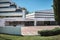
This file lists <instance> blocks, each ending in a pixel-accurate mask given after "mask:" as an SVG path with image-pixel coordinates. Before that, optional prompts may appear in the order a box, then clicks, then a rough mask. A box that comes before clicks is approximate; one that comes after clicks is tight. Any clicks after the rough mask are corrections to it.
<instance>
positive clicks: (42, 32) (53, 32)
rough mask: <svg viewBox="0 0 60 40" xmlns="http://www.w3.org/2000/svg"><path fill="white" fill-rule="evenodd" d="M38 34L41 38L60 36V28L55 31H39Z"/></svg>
mask: <svg viewBox="0 0 60 40" xmlns="http://www.w3.org/2000/svg"><path fill="white" fill-rule="evenodd" d="M38 34H40V35H41V36H53V35H58V34H60V28H55V29H53V30H42V31H38Z"/></svg>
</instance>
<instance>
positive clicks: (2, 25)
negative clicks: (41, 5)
mask: <svg viewBox="0 0 60 40" xmlns="http://www.w3.org/2000/svg"><path fill="white" fill-rule="evenodd" d="M26 13H27V11H26V10H25V9H24V8H22V7H18V6H17V5H16V4H15V3H12V2H11V0H0V33H7V34H18V35H19V34H20V35H21V27H25V26H33V27H35V26H41V25H42V26H43V25H55V24H56V23H55V19H54V13H53V11H52V10H40V11H36V12H33V13H31V14H26Z"/></svg>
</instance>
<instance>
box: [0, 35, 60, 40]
mask: <svg viewBox="0 0 60 40" xmlns="http://www.w3.org/2000/svg"><path fill="white" fill-rule="evenodd" d="M0 40H60V35H56V36H50V37H42V36H13V35H6V34H0Z"/></svg>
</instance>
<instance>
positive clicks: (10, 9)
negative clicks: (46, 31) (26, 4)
mask: <svg viewBox="0 0 60 40" xmlns="http://www.w3.org/2000/svg"><path fill="white" fill-rule="evenodd" d="M15 10H16V8H0V11H15Z"/></svg>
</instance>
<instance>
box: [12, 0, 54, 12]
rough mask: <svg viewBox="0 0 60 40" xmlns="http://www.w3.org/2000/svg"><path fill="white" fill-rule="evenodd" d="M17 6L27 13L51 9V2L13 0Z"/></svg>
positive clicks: (46, 0) (50, 0) (48, 0)
mask: <svg viewBox="0 0 60 40" xmlns="http://www.w3.org/2000/svg"><path fill="white" fill-rule="evenodd" d="M13 2H15V3H16V4H17V6H20V7H25V8H26V9H27V10H28V11H29V12H33V11H37V10H45V9H52V7H51V5H52V4H53V2H52V0H13Z"/></svg>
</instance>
